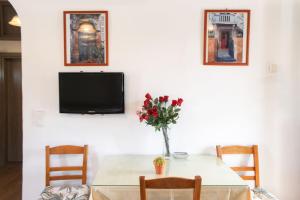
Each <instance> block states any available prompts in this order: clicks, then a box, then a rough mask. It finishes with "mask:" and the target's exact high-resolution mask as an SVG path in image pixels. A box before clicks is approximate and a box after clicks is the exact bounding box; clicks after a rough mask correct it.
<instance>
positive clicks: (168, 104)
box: [137, 93, 183, 158]
mask: <svg viewBox="0 0 300 200" xmlns="http://www.w3.org/2000/svg"><path fill="white" fill-rule="evenodd" d="M145 98H146V99H145V100H144V104H143V106H142V108H141V110H139V111H137V115H138V116H139V119H140V122H145V123H146V124H147V125H151V126H153V127H154V128H155V131H162V134H163V137H164V146H165V152H164V156H165V157H166V158H169V157H170V156H171V153H170V145H169V135H168V129H169V128H170V124H176V122H177V120H178V119H179V112H180V110H181V108H180V107H181V105H182V102H183V99H182V98H178V99H176V100H172V101H169V96H160V97H157V98H152V96H151V95H150V94H149V93H147V94H146V95H145Z"/></svg>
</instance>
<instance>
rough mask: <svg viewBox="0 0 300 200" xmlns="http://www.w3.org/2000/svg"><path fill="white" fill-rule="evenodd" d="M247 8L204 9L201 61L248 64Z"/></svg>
mask: <svg viewBox="0 0 300 200" xmlns="http://www.w3.org/2000/svg"><path fill="white" fill-rule="evenodd" d="M249 34H250V10H205V11H204V48H203V64H204V65H223V66H247V65H248V64H249Z"/></svg>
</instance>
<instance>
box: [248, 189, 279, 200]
mask: <svg viewBox="0 0 300 200" xmlns="http://www.w3.org/2000/svg"><path fill="white" fill-rule="evenodd" d="M251 199H252V200H278V198H276V197H275V196H274V195H273V194H271V193H269V192H268V191H266V190H264V189H262V188H254V189H252V190H251Z"/></svg>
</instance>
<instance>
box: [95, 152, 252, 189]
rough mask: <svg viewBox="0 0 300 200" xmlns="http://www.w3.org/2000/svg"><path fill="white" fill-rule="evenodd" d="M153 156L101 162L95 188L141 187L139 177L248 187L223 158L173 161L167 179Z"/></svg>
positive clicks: (192, 158)
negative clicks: (156, 167) (198, 178)
mask: <svg viewBox="0 0 300 200" xmlns="http://www.w3.org/2000/svg"><path fill="white" fill-rule="evenodd" d="M155 157H157V156H153V155H152V156H151V155H113V156H107V157H105V158H104V159H103V160H101V162H100V163H101V165H100V168H99V170H98V172H97V175H96V177H95V179H94V181H93V183H92V185H93V186H138V185H139V176H146V179H149V178H158V177H166V176H173V177H185V178H194V176H195V175H200V176H201V177H202V185H204V186H247V183H246V182H245V181H244V180H242V179H241V178H240V177H239V176H238V175H237V174H236V173H235V172H234V171H233V170H231V169H230V168H229V167H228V166H226V165H225V164H224V163H223V162H222V161H221V160H220V159H219V158H217V157H215V156H206V155H191V156H190V157H189V158H187V159H175V158H171V159H170V160H168V161H167V165H166V168H165V172H164V174H163V175H156V174H155V170H154V166H153V162H152V161H153V159H154V158H155Z"/></svg>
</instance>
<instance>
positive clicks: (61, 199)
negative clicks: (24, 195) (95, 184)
mask: <svg viewBox="0 0 300 200" xmlns="http://www.w3.org/2000/svg"><path fill="white" fill-rule="evenodd" d="M89 194H90V189H89V187H88V186H86V185H81V186H69V185H64V186H48V187H46V188H45V189H44V191H43V192H42V193H41V197H42V199H43V200H88V199H89Z"/></svg>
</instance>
